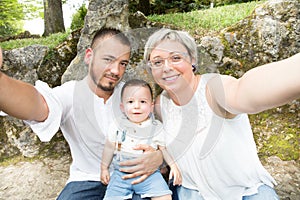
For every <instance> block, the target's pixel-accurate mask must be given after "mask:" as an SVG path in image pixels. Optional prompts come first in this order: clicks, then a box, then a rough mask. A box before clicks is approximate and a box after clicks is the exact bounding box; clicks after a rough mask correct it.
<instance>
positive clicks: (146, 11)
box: [138, 0, 150, 16]
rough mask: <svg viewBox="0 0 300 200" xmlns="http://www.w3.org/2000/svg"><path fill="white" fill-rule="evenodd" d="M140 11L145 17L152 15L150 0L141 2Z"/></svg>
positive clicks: (140, 0)
mask: <svg viewBox="0 0 300 200" xmlns="http://www.w3.org/2000/svg"><path fill="white" fill-rule="evenodd" d="M138 10H139V11H141V12H142V13H144V15H146V16H147V15H149V14H150V0H139V4H138Z"/></svg>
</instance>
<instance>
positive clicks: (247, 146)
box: [160, 74, 276, 200]
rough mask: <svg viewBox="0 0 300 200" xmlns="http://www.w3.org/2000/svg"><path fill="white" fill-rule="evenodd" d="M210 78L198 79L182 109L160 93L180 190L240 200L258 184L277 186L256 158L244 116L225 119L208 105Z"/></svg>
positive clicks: (252, 192) (164, 123) (212, 197)
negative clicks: (180, 183)
mask: <svg viewBox="0 0 300 200" xmlns="http://www.w3.org/2000/svg"><path fill="white" fill-rule="evenodd" d="M214 75H216V74H205V75H202V76H201V79H200V82H199V85H198V88H197V90H196V92H195V94H194V96H193V98H192V99H191V100H190V102H189V103H188V104H186V105H184V106H177V105H175V104H174V102H173V101H172V100H171V99H170V98H169V96H168V94H167V93H166V92H165V91H164V92H163V93H162V94H161V102H160V104H161V111H162V120H163V125H164V129H165V131H166V146H167V150H168V152H169V153H170V154H171V155H172V156H173V158H174V159H175V161H176V162H177V164H178V166H179V168H180V170H181V173H182V176H183V182H182V185H183V186H184V187H186V188H190V189H194V190H197V191H199V193H201V195H202V196H203V197H204V198H205V199H208V200H214V199H226V200H227V199H228V200H235V199H239V200H241V199H242V196H244V195H251V194H255V193H256V192H257V188H258V187H259V186H260V185H262V184H266V185H269V186H271V187H273V184H276V182H275V180H274V179H273V178H272V177H271V176H270V174H269V173H268V172H267V171H266V170H265V168H264V167H263V166H262V164H261V162H260V160H259V158H258V155H257V150H256V144H255V142H254V139H253V133H252V130H251V126H250V123H249V119H248V116H247V114H240V115H237V116H236V117H235V118H233V119H225V118H222V117H219V116H218V115H216V114H215V113H214V112H213V111H212V109H211V108H210V106H209V105H208V102H207V99H206V95H205V91H206V84H207V81H208V80H209V79H210V78H211V77H212V76H214Z"/></svg>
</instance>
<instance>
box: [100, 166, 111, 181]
mask: <svg viewBox="0 0 300 200" xmlns="http://www.w3.org/2000/svg"><path fill="white" fill-rule="evenodd" d="M100 179H101V182H102V183H103V184H104V185H108V183H109V179H110V175H109V170H108V169H101V177H100Z"/></svg>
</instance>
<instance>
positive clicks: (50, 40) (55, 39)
mask: <svg viewBox="0 0 300 200" xmlns="http://www.w3.org/2000/svg"><path fill="white" fill-rule="evenodd" d="M69 34H70V33H69V32H66V33H55V34H52V35H50V36H48V37H42V38H38V39H31V38H30V39H19V40H10V41H7V42H2V43H0V47H1V48H2V49H5V50H10V49H16V48H21V47H25V46H30V45H33V44H40V45H45V46H48V47H49V48H50V49H52V48H54V47H56V46H57V45H59V44H61V43H62V42H63V41H65V40H66V38H67V37H68V36H69Z"/></svg>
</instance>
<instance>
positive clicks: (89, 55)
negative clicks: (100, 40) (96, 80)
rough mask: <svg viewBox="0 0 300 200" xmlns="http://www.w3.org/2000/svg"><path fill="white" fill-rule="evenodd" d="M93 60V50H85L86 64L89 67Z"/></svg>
mask: <svg viewBox="0 0 300 200" xmlns="http://www.w3.org/2000/svg"><path fill="white" fill-rule="evenodd" d="M92 58H93V49H91V48H87V49H86V50H85V56H84V62H85V64H87V65H89V64H90V62H91V60H92Z"/></svg>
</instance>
